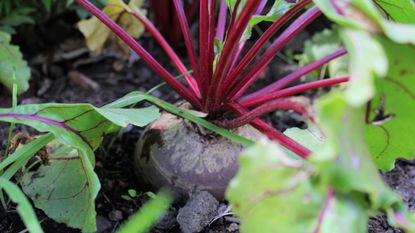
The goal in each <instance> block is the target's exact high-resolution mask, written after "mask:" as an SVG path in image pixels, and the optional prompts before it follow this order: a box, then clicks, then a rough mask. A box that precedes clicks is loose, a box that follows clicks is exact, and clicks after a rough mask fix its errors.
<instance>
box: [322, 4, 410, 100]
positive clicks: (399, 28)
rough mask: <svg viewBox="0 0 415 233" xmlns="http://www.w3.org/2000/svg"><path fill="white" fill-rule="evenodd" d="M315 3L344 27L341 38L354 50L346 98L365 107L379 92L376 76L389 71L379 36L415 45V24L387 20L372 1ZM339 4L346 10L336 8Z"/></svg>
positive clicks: (350, 50) (382, 75)
mask: <svg viewBox="0 0 415 233" xmlns="http://www.w3.org/2000/svg"><path fill="white" fill-rule="evenodd" d="M314 2H315V3H316V4H317V5H318V6H319V8H320V9H321V10H322V11H323V13H324V14H326V15H327V16H328V17H329V18H330V19H331V20H333V21H335V22H336V23H338V24H339V25H340V26H341V27H342V29H341V32H342V33H341V37H342V39H343V41H344V43H345V45H346V48H347V49H348V51H349V53H350V78H351V80H350V82H349V85H348V88H347V90H346V97H347V100H348V102H349V103H350V104H352V105H353V106H356V107H357V106H362V105H364V104H365V103H366V102H367V101H369V100H370V99H371V98H372V97H373V96H374V95H375V87H374V79H375V78H376V77H385V76H386V74H387V69H388V63H387V58H386V54H385V52H384V51H383V48H382V44H380V42H379V41H377V40H376V37H381V36H384V37H387V38H389V39H391V40H393V41H395V42H397V43H411V44H415V25H410V24H404V23H397V22H391V21H389V20H387V19H385V17H384V16H383V15H382V13H381V12H379V9H378V8H377V7H376V5H375V3H374V2H373V1H371V0H351V1H346V0H339V1H330V0H315V1H314ZM395 3H396V6H404V5H403V4H405V1H395ZM339 7H340V8H342V11H337V10H336V8H337V9H338V8H339ZM339 12H341V14H340V13H339ZM389 65H393V64H389Z"/></svg>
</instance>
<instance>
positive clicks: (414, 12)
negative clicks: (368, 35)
mask: <svg viewBox="0 0 415 233" xmlns="http://www.w3.org/2000/svg"><path fill="white" fill-rule="evenodd" d="M375 3H376V5H377V6H378V7H380V8H381V9H382V10H383V11H384V12H385V13H386V15H387V16H388V17H390V18H391V19H392V20H394V21H395V22H398V23H412V24H414V23H415V4H414V2H413V1H412V0H375Z"/></svg>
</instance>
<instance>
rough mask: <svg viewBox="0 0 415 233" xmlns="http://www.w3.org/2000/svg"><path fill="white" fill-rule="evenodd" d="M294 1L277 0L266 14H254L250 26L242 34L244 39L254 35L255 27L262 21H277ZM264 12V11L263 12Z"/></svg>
mask: <svg viewBox="0 0 415 233" xmlns="http://www.w3.org/2000/svg"><path fill="white" fill-rule="evenodd" d="M294 5H295V4H294V3H289V2H287V1H286V0H276V1H274V4H273V5H272V7H271V9H270V10H269V11H268V13H267V14H265V15H254V16H253V17H252V18H251V20H250V21H249V24H248V28H247V29H246V30H245V32H244V35H243V36H242V41H246V40H248V39H249V38H251V36H252V30H253V28H254V27H255V26H256V25H258V24H260V23H262V22H275V21H277V20H278V19H279V18H280V17H281V16H283V15H284V13H285V12H287V11H288V10H289V9H290V8H291V7H292V6H294ZM261 13H262V12H261Z"/></svg>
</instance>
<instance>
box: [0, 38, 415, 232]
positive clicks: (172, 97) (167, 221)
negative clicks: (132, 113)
mask: <svg viewBox="0 0 415 233" xmlns="http://www.w3.org/2000/svg"><path fill="white" fill-rule="evenodd" d="M143 40H144V43H145V45H146V47H147V48H156V47H157V46H156V45H154V44H152V43H151V42H146V41H147V40H146V39H143ZM60 49H61V47H59V46H56V47H55V50H56V51H52V53H50V52H49V54H46V53H45V54H43V55H42V56H43V58H42V56H41V55H40V54H35V55H36V56H31V58H29V61H31V63H32V65H31V67H32V71H33V74H34V75H33V79H32V80H33V81H32V84H31V89H30V90H29V91H28V92H27V93H26V94H24V95H23V96H22V97H21V98H20V103H26V104H28V103H45V102H61V103H79V102H88V103H92V104H94V105H95V106H102V105H103V104H105V103H108V102H110V101H112V100H115V99H117V98H119V97H122V96H123V95H125V94H126V93H128V92H130V91H134V90H149V89H150V88H152V87H154V86H155V85H157V84H159V83H160V82H161V81H160V80H161V79H160V78H158V77H157V76H156V75H154V74H153V73H152V72H151V71H150V70H149V69H148V68H147V67H146V66H145V65H144V64H142V63H141V62H139V61H138V62H134V63H133V64H132V65H131V66H129V65H128V64H124V67H120V64H122V63H120V62H119V60H117V58H115V57H114V56H113V55H112V54H113V52H112V51H107V52H106V54H107V55H100V56H101V57H95V58H94V59H95V60H94V59H91V57H90V56H89V55H88V54H85V55H83V56H80V57H77V58H74V59H71V60H62V61H52V62H51V60H53V59H51V57H53V55H56V54H57V53H58V52H61V51H60ZM150 51H152V53H153V55H154V56H155V57H157V58H161V59H163V57H165V56H164V55H163V54H162V53H161V51H160V50H158V49H151V50H150ZM39 58H40V62H39ZM36 59H37V60H36ZM42 59H43V60H42ZM81 63H84V65H79V64H81ZM75 64H78V65H79V66H77V68H74V67H75ZM282 67H284V69H286V68H287V67H289V66H285V65H284V63H283V62H282V61H277V62H275V63H274V65H272V66H271V67H270V68H269V69H268V73H272V74H275V73H278V71H279V70H281V68H282ZM116 69H117V70H119V71H116ZM75 70H76V71H77V72H80V73H81V74H83V75H84V76H83V77H81V78H80V73H72V75H75V77H72V79H69V78H68V75H67V74H68V73H69V72H70V71H75ZM79 78H80V79H79ZM85 78H86V79H85ZM74 80H75V81H74ZM85 80H87V81H85ZM91 80H92V81H94V82H95V84H98V86H97V85H95V84H94V85H92V86H91V83H90V81H91ZM153 94H154V95H155V96H157V97H160V98H163V99H165V100H167V101H169V102H170V103H175V102H176V101H177V100H178V95H176V94H175V93H173V92H171V91H170V89H169V88H168V87H163V88H161V89H159V90H157V91H155V92H154V93H153ZM0 106H1V107H6V106H10V93H7V92H6V91H5V90H0ZM271 117H272V116H269V117H268V119H267V120H271V119H270V118H271ZM274 118H275V117H274ZM271 121H272V122H273V123H274V125H275V126H276V127H278V128H286V127H289V126H293V125H298V124H299V122H298V120H297V118H296V116H294V115H290V114H285V115H283V116H280V118H279V119H278V120H277V119H272V120H271ZM300 124H301V123H300ZM16 132H27V133H29V134H30V135H32V136H34V135H36V132H34V131H33V130H30V129H28V128H26V127H23V126H19V127H17V128H16V129H15V133H16ZM141 133H142V129H140V128H135V127H129V128H127V129H123V130H122V131H121V132H120V133H118V134H114V135H109V136H107V137H106V139H105V140H104V143H103V145H102V146H101V148H99V149H98V150H97V153H96V156H97V163H96V172H97V173H98V176H99V179H100V181H101V184H102V189H101V191H100V193H99V195H98V198H97V200H96V209H97V214H98V217H97V227H98V232H114V231H115V230H116V229H117V228H118V227H119V226H120V224H122V222H124V221H125V220H127V219H128V217H129V216H130V215H131V214H133V213H134V212H136V211H137V210H138V209H139V207H140V206H141V205H142V203H144V202H145V201H147V200H148V198H149V196H148V195H147V194H146V192H147V190H143V189H141V188H140V187H139V186H138V184H139V180H137V178H136V177H135V176H134V171H133V161H132V155H133V152H134V147H135V143H136V142H137V139H138V138H139V137H140V135H141ZM7 134H8V125H6V124H4V123H1V124H0V138H1V150H0V154H1V155H2V154H3V153H4V150H5V147H6V144H7ZM383 177H384V179H385V181H386V182H387V183H388V184H389V185H390V186H391V187H392V188H393V189H394V190H396V191H397V192H398V193H399V194H400V195H401V196H402V197H403V199H404V200H405V201H406V202H407V203H408V205H409V206H410V208H411V209H413V208H414V203H415V189H414V187H415V186H414V185H415V163H413V162H411V161H400V162H398V163H397V165H396V168H395V169H394V170H393V171H392V172H389V173H386V174H383ZM130 189H134V190H136V191H137V193H138V196H137V197H135V198H128V190H130ZM181 206H183V204H177V205H175V206H173V207H172V208H171V209H170V212H168V213H167V214H166V215H165V217H164V218H163V219H162V221H161V222H160V223H159V224H158V225H157V226H156V228H155V229H154V230H153V232H181V231H180V228H179V226H178V223H177V221H176V215H177V211H178V209H179V208H180V207H181ZM219 209H222V210H223V209H226V204H225V203H222V204H221V207H219ZM37 213H38V218H39V220H40V221H41V225H42V227H43V229H44V230H45V232H53V233H60V232H62V233H63V232H65V233H69V232H79V231H78V230H74V229H70V228H67V227H66V226H65V225H63V224H58V223H56V222H54V221H53V220H51V219H49V218H47V217H46V216H45V215H44V214H43V213H42V211H40V210H38V211H37ZM218 215H220V214H219V212H218ZM238 222H239V221H238V220H237V219H236V218H234V217H232V216H226V217H222V218H219V219H218V220H217V221H215V222H214V223H212V224H211V225H210V226H208V227H207V228H206V229H205V232H238V225H237V224H238ZM24 230H25V227H24V225H23V223H22V222H21V220H20V218H19V216H18V214H17V212H16V210H15V206H14V205H12V204H10V205H9V208H8V209H7V211H5V210H3V209H2V208H1V207H0V232H2V233H15V232H22V231H24ZM369 232H371V233H383V232H385V233H386V232H387V233H394V232H401V231H400V230H396V229H393V228H391V227H390V226H388V224H387V222H386V219H385V218H383V217H379V218H376V219H372V220H370V223H369Z"/></svg>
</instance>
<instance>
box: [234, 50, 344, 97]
mask: <svg viewBox="0 0 415 233" xmlns="http://www.w3.org/2000/svg"><path fill="white" fill-rule="evenodd" d="M346 53H347V50H346V49H344V48H341V49H339V50H337V51H336V52H334V53H332V54H330V55H328V56H326V57H323V58H322V59H320V60H317V61H315V62H313V63H311V64H308V65H306V66H304V67H302V68H300V69H299V70H297V71H295V72H293V73H291V74H289V75H287V76H285V77H283V78H281V79H279V80H278V81H276V82H274V83H272V84H271V85H268V86H266V87H265V88H262V89H260V90H258V91H255V92H254V93H252V94H249V95H247V96H245V97H243V98H242V99H243V100H244V101H247V100H250V99H253V98H256V97H259V96H261V95H265V94H268V93H270V92H274V91H277V90H280V89H281V88H283V87H285V86H288V85H290V84H291V83H293V82H295V81H297V80H299V79H300V78H301V77H303V76H304V75H306V74H309V73H310V72H312V71H314V70H316V69H317V68H319V67H321V66H323V65H325V64H327V63H329V62H330V61H332V60H334V59H336V58H338V57H340V56H343V55H345V54H346ZM236 97H238V96H236Z"/></svg>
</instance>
